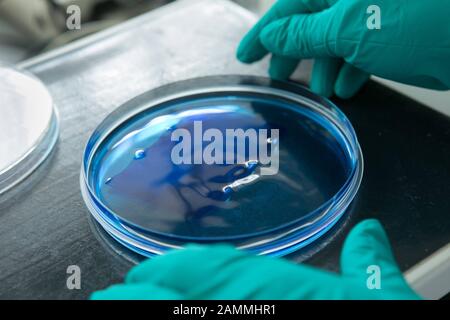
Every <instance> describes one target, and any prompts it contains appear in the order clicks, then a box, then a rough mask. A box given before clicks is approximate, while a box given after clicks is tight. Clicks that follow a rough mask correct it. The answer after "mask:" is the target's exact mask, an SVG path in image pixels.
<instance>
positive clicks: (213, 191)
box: [90, 96, 351, 238]
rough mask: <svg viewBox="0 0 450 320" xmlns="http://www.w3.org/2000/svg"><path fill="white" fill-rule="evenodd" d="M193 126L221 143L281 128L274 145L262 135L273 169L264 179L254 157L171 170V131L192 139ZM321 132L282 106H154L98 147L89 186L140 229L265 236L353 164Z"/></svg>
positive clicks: (256, 102) (242, 102)
mask: <svg viewBox="0 0 450 320" xmlns="http://www.w3.org/2000/svg"><path fill="white" fill-rule="evenodd" d="M194 121H202V125H203V132H204V131H205V130H207V129H209V128H216V129H219V130H220V131H221V132H222V134H223V136H224V137H225V130H226V129H237V128H241V129H243V130H247V129H250V128H253V129H256V130H258V129H268V130H269V132H270V129H279V140H278V141H273V140H272V141H271V137H269V138H268V139H269V141H270V142H271V143H276V144H278V146H279V171H278V173H277V174H275V175H261V174H260V169H261V165H260V163H258V161H257V160H258V159H246V160H247V161H246V162H245V163H241V164H228V165H227V164H212V165H207V164H182V165H175V164H174V163H173V161H172V158H171V152H172V149H173V147H174V146H175V145H176V144H177V143H178V142H177V141H171V135H172V132H173V131H174V130H176V129H180V128H183V129H187V130H188V131H189V132H190V133H191V136H194ZM325 126H329V124H327V123H326V122H324V121H323V119H321V118H319V117H318V116H317V114H315V113H312V112H311V111H310V110H308V109H306V108H301V107H299V106H295V105H292V104H290V103H289V102H284V101H281V100H263V99H260V98H248V97H244V96H242V97H227V98H204V99H198V100H195V101H189V102H183V101H180V102H178V103H175V104H172V105H166V106H160V107H155V108H152V109H150V110H149V111H146V112H145V113H141V114H139V115H138V116H136V117H134V118H133V119H131V120H129V121H127V122H126V123H124V124H122V126H121V127H120V128H118V129H116V131H115V132H114V133H113V134H111V135H110V138H109V139H107V140H106V141H105V142H104V143H103V144H102V146H101V149H100V150H99V151H98V152H97V153H96V156H95V157H94V159H93V166H92V167H91V168H92V169H91V173H92V174H91V175H90V184H91V185H92V186H93V187H94V190H95V193H96V194H97V196H98V197H99V199H100V200H101V201H102V202H103V203H104V204H105V205H106V206H107V207H108V208H109V209H110V210H112V211H113V212H114V213H115V214H116V215H118V216H119V217H120V218H121V219H123V221H125V222H126V223H128V224H130V225H133V226H135V227H139V228H140V229H141V230H147V231H151V232H157V233H160V234H166V235H171V236H177V237H180V238H207V237H234V236H242V235H246V234H253V233H257V232H263V231H267V230H271V229H273V228H277V227H280V226H282V225H285V224H287V223H289V222H292V221H294V220H297V219H299V218H301V217H304V216H305V215H307V214H308V213H310V212H311V211H313V210H315V209H316V208H317V207H319V206H320V205H322V204H323V203H324V202H325V201H327V200H329V199H330V198H332V197H333V196H334V195H335V194H336V193H337V192H338V190H339V189H340V188H341V187H342V185H343V184H344V183H345V181H346V180H347V178H348V175H349V173H350V168H351V163H350V160H349V159H348V157H347V156H346V153H345V152H344V151H343V150H342V147H341V146H342V142H341V141H339V140H338V139H340V138H339V134H338V133H337V132H335V131H334V130H335V129H334V128H331V127H325ZM330 132H331V134H330ZM208 144H209V142H203V149H204V148H205V147H206V146H207V145H208ZM192 151H193V149H192ZM224 151H225V148H224ZM234 151H235V153H237V152H238V150H237V149H236V148H235V150H234ZM245 151H246V152H248V149H246V150H245Z"/></svg>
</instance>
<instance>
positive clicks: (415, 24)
mask: <svg viewBox="0 0 450 320" xmlns="http://www.w3.org/2000/svg"><path fill="white" fill-rule="evenodd" d="M373 5H375V6H377V7H376V8H375V9H373V8H374V7H373ZM377 8H379V11H377ZM374 10H375V11H374ZM378 12H379V13H380V15H379V16H378ZM377 17H379V18H380V19H377ZM449 17H450V1H448V0H427V1H423V0H395V1H392V0H279V1H277V2H276V3H275V5H274V6H273V7H272V8H271V9H270V10H269V11H268V12H267V14H266V15H264V17H263V18H262V19H261V20H260V21H259V22H258V23H257V24H256V25H255V26H254V27H253V29H252V30H250V32H249V33H248V34H247V35H246V36H245V37H244V39H243V40H242V41H241V43H240V45H239V48H238V51H237V57H238V59H239V60H241V61H242V62H245V63H252V62H255V61H257V60H260V59H261V58H263V57H264V56H265V55H266V54H267V53H269V52H270V53H272V60H271V64H270V69H269V74H270V75H271V77H273V78H276V79H282V80H283V79H287V78H288V77H289V76H290V75H291V74H292V72H293V71H294V70H295V68H296V66H297V63H298V62H299V60H300V59H304V58H315V59H316V60H315V63H314V68H313V73H312V79H311V84H310V86H311V89H312V90H313V91H314V92H316V93H319V94H322V95H324V96H330V95H331V94H332V93H333V91H334V92H335V93H336V95H337V96H339V97H342V98H348V97H350V96H352V95H353V94H354V93H356V92H357V91H358V90H359V89H360V88H361V86H362V85H363V84H364V83H365V81H366V80H367V79H368V78H369V74H373V75H377V76H380V77H383V78H386V79H390V80H394V81H399V82H402V83H406V84H412V85H417V86H421V87H425V88H430V89H438V90H447V89H450V23H449ZM377 21H379V22H380V23H379V26H378V25H377ZM378 27H380V29H377V28H378Z"/></svg>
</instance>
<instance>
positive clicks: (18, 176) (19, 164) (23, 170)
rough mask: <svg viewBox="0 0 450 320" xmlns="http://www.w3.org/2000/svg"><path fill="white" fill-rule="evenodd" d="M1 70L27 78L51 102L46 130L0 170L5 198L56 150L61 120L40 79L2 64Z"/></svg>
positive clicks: (0, 188)
mask: <svg viewBox="0 0 450 320" xmlns="http://www.w3.org/2000/svg"><path fill="white" fill-rule="evenodd" d="M0 68H5V69H8V70H9V72H15V73H16V74H18V75H20V76H21V77H27V78H28V81H32V82H33V86H34V88H35V89H36V90H39V91H40V94H43V95H45V96H46V97H47V98H48V99H49V101H51V106H50V107H51V115H50V118H49V119H48V123H47V125H46V128H45V130H44V131H43V132H42V133H41V134H40V136H39V137H38V138H37V139H36V140H35V142H34V144H33V145H32V146H30V147H29V149H28V150H27V151H26V152H25V153H23V154H22V155H21V156H20V157H18V158H17V159H16V160H15V161H14V162H12V163H10V164H9V165H8V166H7V167H5V168H3V169H1V170H0V196H3V195H4V194H6V193H7V192H8V191H10V190H11V189H13V188H14V187H15V186H16V185H18V184H20V183H21V182H22V181H23V180H25V179H26V178H27V177H28V176H30V175H31V174H32V173H33V172H34V171H35V170H36V169H37V168H38V167H39V166H40V165H41V164H42V163H43V162H44V161H45V160H46V159H47V158H48V156H49V155H50V153H51V152H52V151H53V150H54V148H55V145H56V142H57V141H58V137H59V131H60V127H59V121H60V119H59V113H58V109H57V108H56V106H55V104H54V102H53V98H52V96H51V94H50V92H49V91H48V90H47V88H46V87H45V85H44V84H43V83H42V81H41V80H40V79H39V78H38V77H36V76H35V75H33V74H32V73H30V72H28V71H26V70H23V69H20V68H17V67H13V66H9V65H5V64H1V63H0Z"/></svg>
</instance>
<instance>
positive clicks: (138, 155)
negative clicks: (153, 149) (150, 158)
mask: <svg viewBox="0 0 450 320" xmlns="http://www.w3.org/2000/svg"><path fill="white" fill-rule="evenodd" d="M134 158H135V159H136V160H139V159H142V158H145V150H143V149H139V150H136V152H135V153H134Z"/></svg>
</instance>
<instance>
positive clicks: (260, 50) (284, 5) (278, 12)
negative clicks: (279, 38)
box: [237, 0, 334, 80]
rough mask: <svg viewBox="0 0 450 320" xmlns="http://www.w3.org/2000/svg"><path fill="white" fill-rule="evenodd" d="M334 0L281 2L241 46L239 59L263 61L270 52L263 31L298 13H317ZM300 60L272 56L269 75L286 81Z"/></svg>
mask: <svg viewBox="0 0 450 320" xmlns="http://www.w3.org/2000/svg"><path fill="white" fill-rule="evenodd" d="M333 2H334V0H333V1H332V0H313V1H311V0H299V1H292V0H280V1H277V2H276V3H275V4H274V5H273V6H272V8H271V9H270V10H269V11H268V12H267V13H266V14H265V15H264V16H263V17H262V18H261V19H260V20H259V22H258V23H257V24H256V25H255V26H254V27H253V28H252V29H251V30H250V31H249V32H248V33H247V34H246V36H245V37H244V38H243V39H242V41H241V42H240V44H239V47H238V50H237V58H238V59H239V60H240V61H242V62H244V63H252V62H255V61H258V60H260V59H262V58H263V57H264V56H265V55H267V54H268V53H269V52H268V50H267V49H266V48H265V47H264V46H263V45H262V43H261V40H260V33H261V31H262V30H263V29H264V28H265V27H266V26H267V25H268V24H270V23H271V22H273V21H275V20H278V19H280V18H283V17H287V16H290V15H293V14H297V13H306V12H315V11H320V10H322V9H324V8H326V7H328V6H329V5H330V4H331V3H333ZM299 62H300V60H299V59H292V58H289V57H285V56H283V55H276V54H274V55H272V59H271V61H270V67H269V75H270V77H271V78H273V79H278V80H285V79H287V78H289V77H290V75H291V74H292V73H293V72H294V71H295V69H296V68H297V65H298V64H299Z"/></svg>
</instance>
